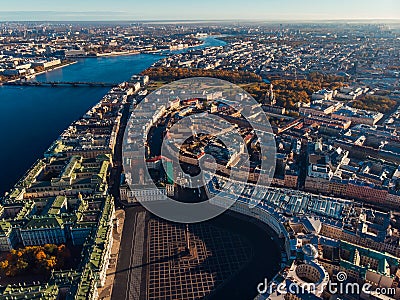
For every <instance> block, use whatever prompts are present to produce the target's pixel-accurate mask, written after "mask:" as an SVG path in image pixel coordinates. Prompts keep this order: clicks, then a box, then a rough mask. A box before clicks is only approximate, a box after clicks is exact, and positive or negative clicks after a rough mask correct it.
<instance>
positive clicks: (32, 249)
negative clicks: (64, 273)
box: [0, 244, 70, 276]
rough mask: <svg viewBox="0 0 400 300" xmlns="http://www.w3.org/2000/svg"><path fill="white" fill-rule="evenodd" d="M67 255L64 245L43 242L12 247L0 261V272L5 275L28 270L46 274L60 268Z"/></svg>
mask: <svg viewBox="0 0 400 300" xmlns="http://www.w3.org/2000/svg"><path fill="white" fill-rule="evenodd" d="M69 257H70V251H69V250H68V248H67V247H66V246H65V245H59V246H57V245H54V244H45V245H44V246H27V247H25V248H20V249H17V250H14V249H13V250H11V251H10V253H8V254H7V256H6V258H5V259H4V260H2V261H0V272H1V274H3V275H5V276H16V275H19V274H24V273H28V272H33V273H37V274H48V273H49V272H50V271H51V270H54V269H60V268H62V267H63V266H64V264H65V260H66V259H68V258H69Z"/></svg>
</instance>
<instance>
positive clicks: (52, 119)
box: [0, 37, 225, 196]
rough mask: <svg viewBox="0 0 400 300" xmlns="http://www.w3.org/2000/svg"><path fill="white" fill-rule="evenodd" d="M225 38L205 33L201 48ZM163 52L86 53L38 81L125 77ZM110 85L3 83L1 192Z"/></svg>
mask: <svg viewBox="0 0 400 300" xmlns="http://www.w3.org/2000/svg"><path fill="white" fill-rule="evenodd" d="M224 44H225V42H223V41H220V40H218V39H215V38H211V37H209V38H206V39H205V40H204V44H203V45H202V46H200V47H201V48H204V47H210V46H222V45H224ZM161 58H162V56H160V55H152V54H140V55H129V56H117V57H102V58H85V59H79V61H78V63H76V64H74V65H70V66H67V67H65V68H62V69H57V70H54V71H51V72H47V73H45V74H41V75H38V76H37V78H36V79H37V80H38V81H88V82H122V81H125V80H128V79H129V78H130V77H131V76H132V75H133V74H137V73H140V72H141V71H143V70H145V69H147V68H148V67H150V66H151V65H152V64H153V63H154V62H156V61H157V60H159V59H161ZM108 90H109V88H101V87H76V88H74V87H12V86H0V139H1V141H0V147H1V152H0V154H1V155H0V196H1V195H3V194H4V192H5V191H7V190H9V189H10V188H11V187H12V186H13V185H14V184H15V182H16V181H17V180H18V179H19V178H20V177H21V176H22V175H23V174H24V172H25V171H26V170H27V169H28V168H29V167H30V166H31V165H32V164H33V163H34V161H35V160H37V159H38V158H40V157H42V155H43V152H44V151H45V150H46V149H47V148H48V147H49V146H50V144H51V143H52V142H53V141H54V140H55V139H57V137H58V136H59V135H60V133H61V132H62V131H63V130H64V129H65V128H67V127H68V125H69V124H71V123H72V122H73V121H74V120H76V119H78V118H79V117H80V116H82V115H83V114H84V113H85V112H86V111H87V110H88V109H89V108H90V107H92V106H93V105H94V104H96V103H97V102H98V101H99V100H100V99H101V98H102V97H103V96H104V95H105V94H106V93H107V92H108Z"/></svg>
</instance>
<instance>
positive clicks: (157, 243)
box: [146, 219, 252, 300]
mask: <svg viewBox="0 0 400 300" xmlns="http://www.w3.org/2000/svg"><path fill="white" fill-rule="evenodd" d="M189 235H190V253H188V252H187V251H186V239H185V225H183V224H174V223H170V222H166V221H163V220H160V219H152V220H150V223H149V227H148V253H147V260H148V261H147V263H148V266H147V268H148V270H147V278H146V280H147V299H148V300H158V299H201V298H203V297H205V296H207V295H209V294H210V293H211V292H212V291H214V290H215V289H216V288H217V287H218V286H219V285H220V284H221V283H223V282H224V281H226V280H228V279H229V278H230V277H231V276H232V275H234V274H235V273H236V272H237V271H238V270H239V269H240V268H241V267H243V266H244V265H245V264H246V263H247V262H248V261H249V260H250V258H251V256H252V249H251V247H250V246H249V243H248V241H247V240H245V239H244V238H243V237H241V236H239V235H237V234H234V233H231V232H229V231H227V230H224V229H220V228H218V227H215V226H212V225H210V224H207V223H199V224H191V225H189Z"/></svg>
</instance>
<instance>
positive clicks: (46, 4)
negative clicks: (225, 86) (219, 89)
mask: <svg viewBox="0 0 400 300" xmlns="http://www.w3.org/2000/svg"><path fill="white" fill-rule="evenodd" d="M54 2H55V1H49V0H41V1H28V0H21V1H18V2H7V3H4V4H2V7H1V8H0V21H158V20H162V21H181V20H185V21H226V20H228V21H229V20H244V21H283V20H290V21H336V20H339V21H340V20H392V21H397V20H398V21H400V1H397V0H381V1H379V2H378V1H372V0H364V1H362V0H351V1H348V0H336V1H331V2H318V3H315V1H312V0H302V1H296V0H281V1H279V2H277V1H272V0H249V1H246V2H245V5H244V4H243V1H239V0H231V1H229V4H226V3H224V2H225V1H215V0H202V1H200V2H192V3H190V4H188V3H187V2H186V1H183V0H171V1H169V2H165V1H161V0H152V1H149V2H143V1H136V0H134V1H129V2H128V1H124V0H114V1H112V2H110V1H106V0H97V1H95V0H87V1H78V0H71V1H69V2H68V3H66V2H63V3H54Z"/></svg>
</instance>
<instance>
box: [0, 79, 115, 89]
mask: <svg viewBox="0 0 400 300" xmlns="http://www.w3.org/2000/svg"><path fill="white" fill-rule="evenodd" d="M118 84H119V83H113V82H85V81H20V80H18V81H12V82H4V83H3V85H12V86H37V87H49V86H50V87H61V86H72V87H114V86H117V85H118Z"/></svg>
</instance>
